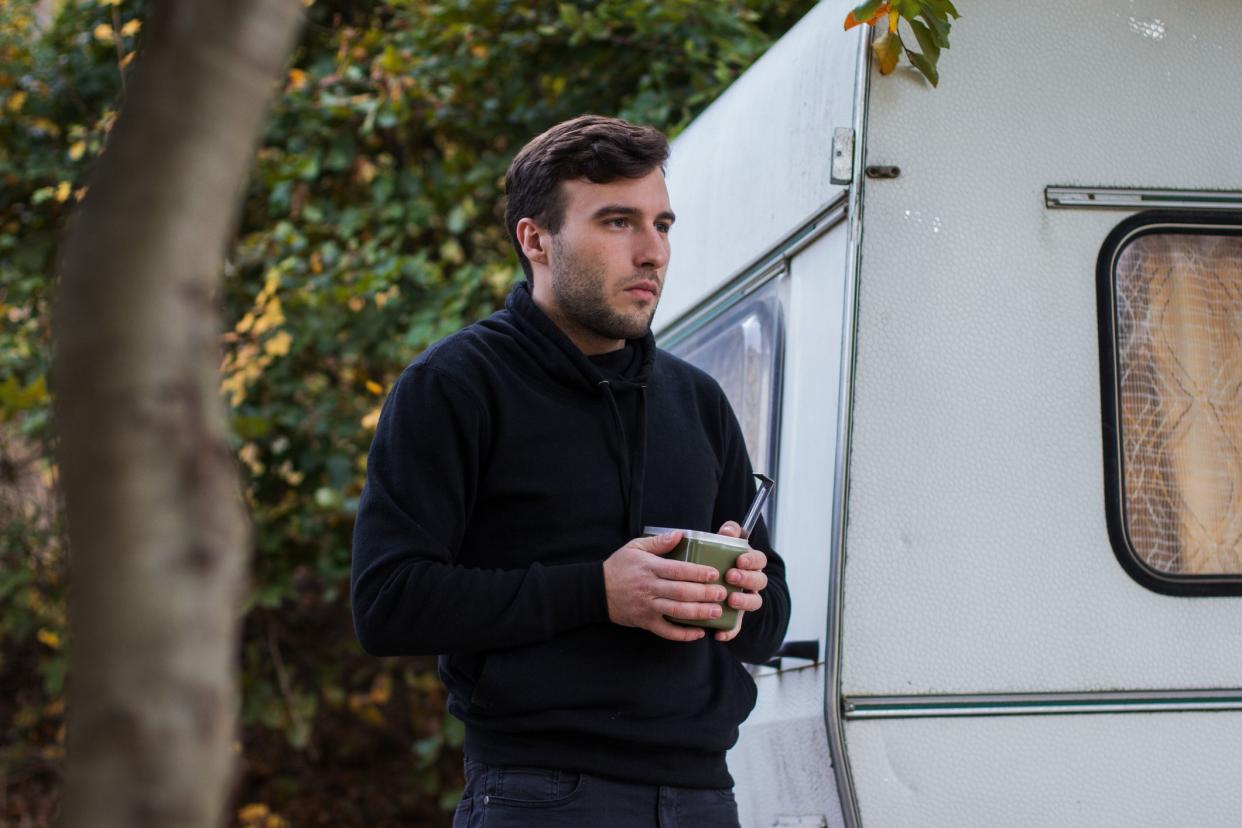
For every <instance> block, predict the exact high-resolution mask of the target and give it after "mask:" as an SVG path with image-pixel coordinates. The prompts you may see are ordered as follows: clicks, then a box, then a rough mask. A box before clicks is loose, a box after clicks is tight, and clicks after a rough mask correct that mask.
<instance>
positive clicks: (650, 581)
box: [604, 524, 757, 641]
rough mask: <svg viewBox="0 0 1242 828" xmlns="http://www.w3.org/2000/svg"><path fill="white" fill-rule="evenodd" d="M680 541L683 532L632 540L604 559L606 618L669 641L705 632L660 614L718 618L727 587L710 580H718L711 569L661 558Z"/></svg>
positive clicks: (690, 638) (692, 638)
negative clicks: (669, 619)
mask: <svg viewBox="0 0 1242 828" xmlns="http://www.w3.org/2000/svg"><path fill="white" fill-rule="evenodd" d="M734 526H735V527H736V524H734ZM680 540H681V532H669V533H667V534H664V535H656V536H654V537H649V538H635V539H634V540H632V541H630V542H629V543H627V544H626V545H625V546H623V547H621V548H620V549H618V550H617V551H616V552H613V553H612V555H610V556H609V557H608V560H606V561H604V590H605V592H606V593H607V594H608V619H609V620H610V621H612V622H613V623H614V624H620V625H621V626H623V627H639V628H641V629H644V630H647V631H649V632H653V633H655V634H656V635H658V636H660V637H661V638H667V639H669V640H670V641H697V640H699V639H700V638H702V637H703V636H704V635H706V633H705V631H704V630H702V629H700V628H699V627H683V626H681V625H679V624H672V623H670V622H669V621H668V620H667V619H665V617H664V616H666V615H667V616H669V617H670V618H680V619H683V620H686V621H697V620H704V619H709V618H719V617H720V607H719V605H718V604H719V602H720V601H722V600H723V599H724V597H725V588H724V587H722V586H720V585H719V584H715V583H712V582H713V581H717V580H719V578H720V573H718V572H717V571H716V570H715V569H713V568H712V567H710V566H703V565H702V564H693V563H686V562H685V561H670V560H669V559H667V558H664V557H661V556H663V555H667V554H668V553H669V552H672V551H673V548H674V547H675V546H677V543H678V541H680ZM747 554H751V553H747ZM729 571H730V572H734V571H735V570H729ZM748 597H757V596H748Z"/></svg>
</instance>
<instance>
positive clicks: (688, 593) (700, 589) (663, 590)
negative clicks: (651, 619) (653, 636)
mask: <svg viewBox="0 0 1242 828" xmlns="http://www.w3.org/2000/svg"><path fill="white" fill-rule="evenodd" d="M652 591H653V592H655V594H656V597H657V598H668V599H670V600H673V601H696V602H700V603H705V604H710V603H713V602H720V601H723V600H724V599H725V596H726V595H727V593H726V592H725V588H724V587H722V586H718V585H716V584H700V583H691V582H689V581H671V580H668V579H661V580H660V581H658V582H657V583H656V584H655V586H654V587H653V589H652Z"/></svg>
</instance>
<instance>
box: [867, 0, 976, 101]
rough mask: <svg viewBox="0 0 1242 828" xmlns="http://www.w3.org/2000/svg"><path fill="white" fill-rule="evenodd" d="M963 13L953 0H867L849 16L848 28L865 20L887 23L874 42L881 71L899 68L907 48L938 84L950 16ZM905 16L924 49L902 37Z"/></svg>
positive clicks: (913, 61)
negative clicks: (954, 5) (903, 39)
mask: <svg viewBox="0 0 1242 828" xmlns="http://www.w3.org/2000/svg"><path fill="white" fill-rule="evenodd" d="M959 16H960V15H958V13H957V9H955V8H954V7H953V3H951V2H950V0H867V2H865V3H863V4H862V5H860V6H858V7H857V8H855V9H853V10H851V11H850V13H849V14H847V15H846V16H845V28H846V29H847V30H849V29H852V28H854V27H855V26H861V25H863V24H869V25H872V26H883V27H884V31H883V33H882V34H881V35H880V36H879V37H877V38H876V39H875V40H874V42H872V44H871V51H872V53H873V54H874V55H875V59H876V65H877V66H878V67H879V69H880V74H883V75H887V74H890V73H891V72H892V71H893V70H894V69H896V68H897V63H898V61H900V60H901V55H902V53H903V52H904V53H905V55H906V59H907V60H909V61H910V64H911V65H912V66H913V67H914V68H915V69H917V70H918V71H919V72H920V73H921V74H922V75H923V77H925V78H927V80H928V81H929V82H930V83H931V85H932V86H937V85H939V83H940V71H939V69H938V67H937V62H938V61H939V60H940V51H941V50H942V49H948V48H949V29H950V28H951V27H952V25H953V24H952V21H951V20H950V19H949V18H950V17H952V18H957V17H959ZM903 19H904V20H905V21H906V25H907V26H908V27H909V29H910V31H911V32H913V33H914V38H915V40H917V41H918V44H919V49H921V50H922V51H919V52H916V51H914V50H913V49H911V48H910V47H909V46H907V45H906V44H905V43H904V42H903V41H902V39H901V33H900V32H899V31H898V23H899V22H900V21H901V20H903Z"/></svg>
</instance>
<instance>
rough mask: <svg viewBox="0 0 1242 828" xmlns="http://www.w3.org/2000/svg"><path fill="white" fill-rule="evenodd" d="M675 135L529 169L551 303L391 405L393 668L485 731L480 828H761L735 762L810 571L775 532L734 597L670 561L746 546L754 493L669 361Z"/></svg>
mask: <svg viewBox="0 0 1242 828" xmlns="http://www.w3.org/2000/svg"><path fill="white" fill-rule="evenodd" d="M667 157H668V145H667V142H666V141H665V138H664V136H663V135H661V134H660V133H659V132H658V131H656V130H654V129H651V128H648V127H638V126H634V125H632V124H629V123H626V122H624V121H620V120H617V119H613V118H603V117H597V116H583V117H580V118H575V119H573V120H571V121H567V122H565V123H562V124H559V125H557V126H555V127H553V128H552V129H550V130H548V131H547V132H545V133H544V134H543V135H540V136H539V137H537V138H535V139H534V140H533V141H531V142H530V143H529V144H527V146H526V147H525V148H523V149H522V151H521V152H520V153H518V155H517V157H516V158H515V159H514V161H513V164H512V165H511V166H510V168H509V172H508V175H507V176H506V182H505V184H506V191H507V195H508V207H507V211H506V223H507V225H508V229H509V234H510V237H511V238H512V240H513V243H514V247H515V248H516V250H517V254H518V259H519V260H520V261H521V264H522V267H523V269H524V270H525V272H526V277H527V281H526V282H525V283H521V284H519V285H518V286H517V287H515V288H514V290H513V292H512V293H511V294H510V296H509V299H508V302H507V304H506V308H505V309H504V310H502V311H499V312H498V313H496V314H494V315H492V316H491V317H489V318H488V319H485V320H483V321H482V322H478V323H476V324H474V325H470V326H469V327H467V328H465V329H464V330H462V331H459V332H458V333H456V334H454V335H452V336H450V337H448V338H447V339H444V340H443V341H441V342H439V343H437V344H436V345H435V346H433V347H432V348H430V349H428V350H427V351H426V352H425V353H424V354H422V355H421V356H420V357H419V358H418V359H416V360H415V361H414V362H413V363H412V364H411V365H410V366H409V367H408V368H406V370H405V371H404V372H403V373H402V375H401V377H400V378H399V379H398V380H397V382H396V384H395V385H394V386H393V389H392V391H391V393H390V395H389V397H388V399H387V401H386V402H385V405H384V408H383V411H382V413H381V415H380V419H379V423H378V426H377V428H376V433H375V440H374V443H373V444H372V446H371V452H370V455H369V460H368V466H367V483H366V488H365V490H364V491H363V494H362V499H361V502H360V504H359V507H358V518H357V523H356V526H355V529H354V559H353V590H352V593H353V612H354V624H355V627H356V630H357V633H358V638H359V640H360V641H361V643H362V645H363V647H364V648H365V649H366V650H367V651H368V652H370V653H372V654H375V655H408V654H415V653H436V654H439V655H440V676H441V678H442V679H443V681H444V683H445V685H446V686H447V688H448V690H449V702H448V705H449V710H450V711H451V712H452V713H453V715H455V716H457V717H458V718H459V719H461V720H462V721H463V722H465V725H466V743H465V753H466V790H465V793H464V795H463V797H462V801H461V804H460V805H459V806H458V809H457V814H456V816H455V820H454V825H455V826H476V825H482V824H483V822H484V820H486V824H487V825H488V826H541V828H549V827H552V828H554V827H555V826H582V825H591V826H595V827H596V828H610V827H611V826H618V828H622V827H623V828H641V826H653V827H654V826H661V828H670V826H698V825H702V826H713V828H718V827H719V826H728V825H736V824H737V806H736V804H735V803H734V801H733V795H732V785H733V780H732V778H731V777H730V776H729V772H728V770H727V768H726V767H725V751H726V750H727V749H728V748H729V747H730V746H732V745H733V744H734V742H735V741H736V740H737V734H738V730H737V728H738V725H739V724H740V723H741V722H742V721H743V720H744V719H745V718H746V716H747V715H748V714H749V713H750V710H751V708H752V707H753V705H754V702H755V684H754V681H753V680H752V678H751V677H750V674H749V673H748V672H747V671H746V669H745V668H744V667H743V666H742V662H743V661H746V662H759V661H763V660H765V659H767V658H769V657H770V656H771V654H772V653H773V652H774V651H775V649H776V648H777V647H778V646H779V644H780V642H781V640H782V638H783V636H784V633H785V628H786V625H787V623H788V619H789V591H788V588H787V586H786V584H785V578H784V565H783V563H782V562H781V560H780V558H779V557H778V556H777V555H776V554H775V553H774V552H773V551H772V549H771V546H770V544H769V540H768V535H767V531H766V529H765V528H764V527H763V525H762V523H761V524H760V525H759V526H758V527H757V528H756V529H755V531H754V532H753V533H752V535H751V537H750V546H751V551H749V552H746V553H745V554H744V555H742V557H741V558H740V559H739V561H738V565H737V568H736V569H732V570H730V571H729V572H728V573H727V575H726V579H727V580H728V582H730V583H735V584H738V585H740V586H742V587H743V588H744V589H745V590H747V592H745V593H742V592H739V593H735V594H734V595H732V596H731V597H730V599H729V603H730V605H731V606H733V607H736V608H738V609H739V610H743V611H744V612H743V613H742V614H741V616H740V620H739V623H738V625H737V626H735V627H734V628H733V629H732V630H730V631H727V632H717V633H714V634H712V635H706V634H705V632H704V630H703V629H702V628H699V627H694V626H686V625H683V624H678V623H675V622H674V621H670V620H669V619H680V620H694V619H706V618H713V617H717V616H718V615H719V612H720V608H719V606H717V604H716V603H715V602H717V601H719V600H721V598H722V597H723V595H724V588H723V586H722V585H721V584H720V583H719V582H718V580H717V579H718V576H717V573H716V572H715V570H713V569H710V568H709V567H704V566H699V565H696V564H690V563H683V562H678V561H674V560H669V559H668V558H666V557H664V555H666V554H667V553H668V552H670V551H671V550H672V549H673V547H674V546H675V545H676V544H677V541H678V540H679V539H680V533H679V532H674V533H671V534H666V535H662V536H659V537H643V527H644V526H666V527H676V528H678V529H698V530H707V531H711V530H714V529H719V531H721V532H722V533H725V534H731V535H737V534H738V533H739V527H738V526H737V524H736V522H735V521H736V520H738V519H740V518H741V516H742V515H743V514H744V512H745V510H746V507H747V505H748V503H749V501H750V498H751V497H752V495H753V493H754V483H753V480H752V477H751V468H750V463H749V460H748V459H747V454H746V446H745V444H744V442H743V438H742V434H741V431H740V429H739V427H738V425H737V421H736V418H735V417H734V415H733V412H732V410H731V409H730V408H729V404H728V402H727V401H726V399H725V396H724V394H723V393H722V392H721V390H720V388H719V386H718V385H717V384H716V383H715V382H714V381H713V380H712V379H711V378H710V377H708V376H707V375H706V374H704V373H703V372H702V371H699V370H698V369H696V368H694V367H692V366H690V365H688V364H687V363H685V362H682V361H681V360H679V359H677V358H675V357H673V356H671V355H669V354H667V353H665V352H663V351H659V350H657V349H656V347H655V342H654V339H653V337H652V335H651V330H650V326H651V318H652V316H653V314H654V313H655V309H656V304H657V302H658V301H659V297H660V292H661V290H662V289H663V286H664V274H665V268H666V267H667V265H668V259H669V238H668V236H669V228H670V227H671V226H672V224H673V220H674V216H673V211H672V209H671V208H670V206H669V200H668V192H667V190H666V189H665V186H664V172H663V170H664V162H665V161H666V159H667Z"/></svg>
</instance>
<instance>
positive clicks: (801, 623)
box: [774, 224, 847, 657]
mask: <svg viewBox="0 0 1242 828" xmlns="http://www.w3.org/2000/svg"><path fill="white" fill-rule="evenodd" d="M846 236H847V233H846V226H845V224H839V225H837V226H836V227H835V228H833V229H831V230H829V231H828V232H827V234H826V235H824V236H823V237H822V238H820V239H819V240H817V241H816V242H815V243H813V244H811V245H810V246H809V247H807V248H806V249H805V250H803V251H802V252H801V253H799V254H798V256H797V257H795V258H794V260H793V261H792V262H790V266H789V277H788V278H789V280H790V285H789V288H790V292H789V309H788V316H787V317H786V322H787V325H786V340H785V341H786V344H785V377H784V380H785V389H784V400H783V402H782V406H783V411H782V417H781V445H780V450H781V454H780V464H779V469H780V480H778V481H777V484H776V489H775V496H776V498H777V504H776V505H777V519H776V537H775V538H774V542H775V544H776V549H777V551H778V552H780V553H781V555H782V556H783V557H784V559H785V563H786V568H787V570H788V580H789V593H790V600H791V602H792V604H793V612H792V615H791V616H790V621H789V632H788V634H787V636H786V638H787V639H789V640H793V641H809V640H812V639H814V640H817V641H819V642H820V655H821V657H822V656H823V655H824V653H825V652H826V650H827V647H826V646H825V640H826V635H827V628H828V576H829V564H830V553H831V531H832V486H833V480H832V477H833V461H834V459H835V451H836V411H837V396H838V392H839V381H838V377H839V374H840V358H841V357H840V355H841V321H842V319H841V317H842V301H843V297H844V292H845V265H846V262H845V256H846V242H847V238H846Z"/></svg>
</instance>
